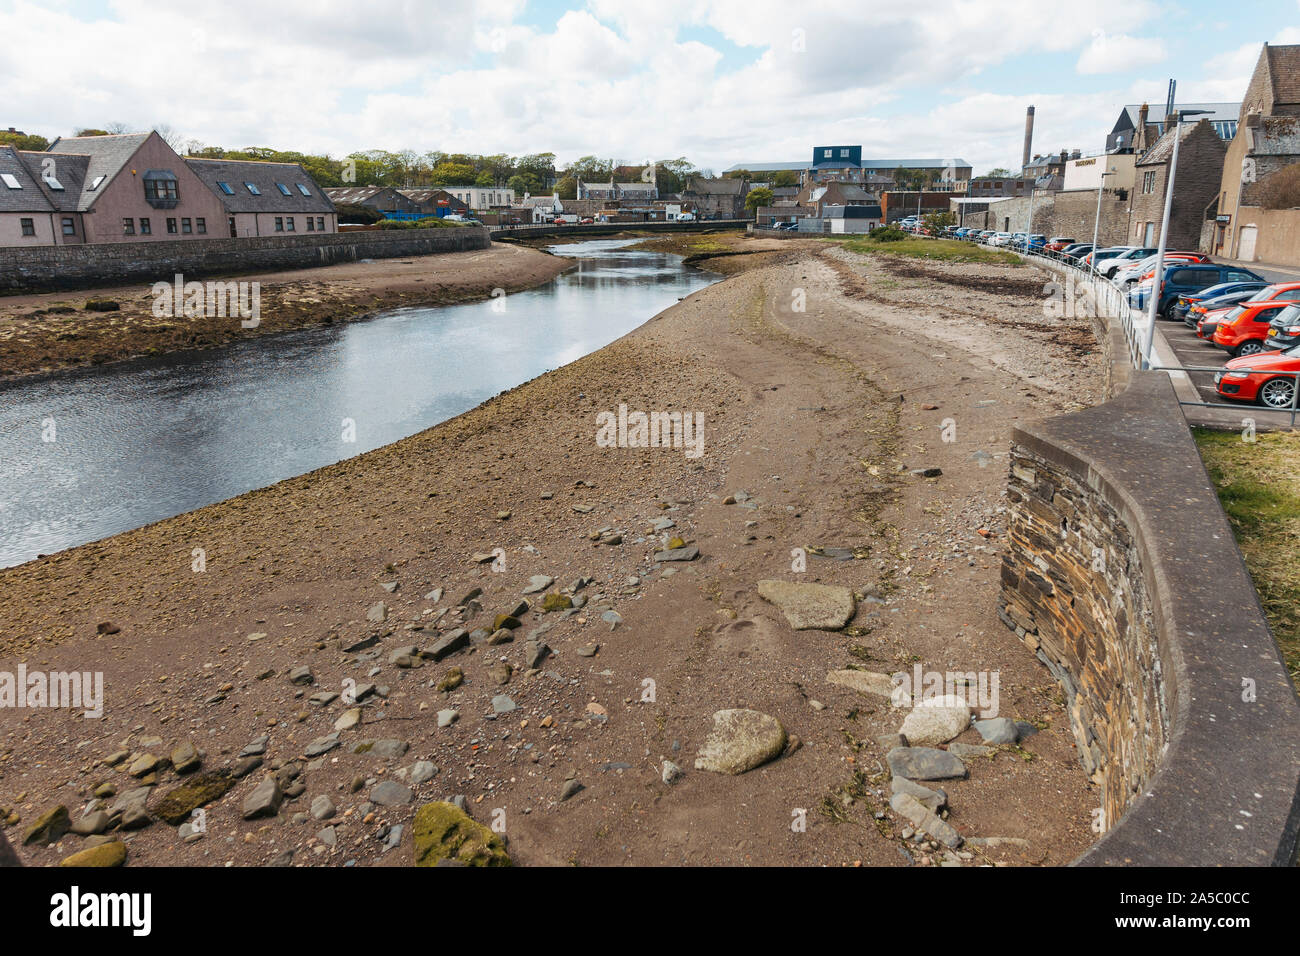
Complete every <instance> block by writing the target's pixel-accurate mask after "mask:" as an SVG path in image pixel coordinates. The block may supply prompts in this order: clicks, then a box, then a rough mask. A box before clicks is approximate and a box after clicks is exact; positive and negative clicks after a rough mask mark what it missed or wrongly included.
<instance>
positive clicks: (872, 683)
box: [826, 670, 894, 697]
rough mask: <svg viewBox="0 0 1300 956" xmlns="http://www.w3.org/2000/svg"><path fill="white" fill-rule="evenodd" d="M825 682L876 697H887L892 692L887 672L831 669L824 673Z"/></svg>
mask: <svg viewBox="0 0 1300 956" xmlns="http://www.w3.org/2000/svg"><path fill="white" fill-rule="evenodd" d="M826 682H827V683H828V684H836V685H838V686H840V687H847V688H849V690H855V691H857V692H858V693H859V694H872V695H874V696H876V697H889V696H891V695H892V694H893V692H894V681H893V678H891V677H890V676H889V675H888V674H878V673H875V672H874V671H856V670H842V671H831V672H830V673H829V674H827V675H826Z"/></svg>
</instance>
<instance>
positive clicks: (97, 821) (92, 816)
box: [68, 810, 112, 837]
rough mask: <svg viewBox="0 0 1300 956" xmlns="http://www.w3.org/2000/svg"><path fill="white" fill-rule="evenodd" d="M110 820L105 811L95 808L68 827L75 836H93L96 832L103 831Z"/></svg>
mask: <svg viewBox="0 0 1300 956" xmlns="http://www.w3.org/2000/svg"><path fill="white" fill-rule="evenodd" d="M111 822H112V821H111V819H110V817H109V815H108V814H107V813H105V812H104V811H103V810H96V811H94V812H93V813H88V814H86V815H85V816H84V817H82V818H81V819H80V820H77V821H75V822H74V823H73V824H72V826H71V827H69V828H68V829H69V831H70V832H71V833H75V834H76V835H77V836H83V837H86V836H94V835H95V834H96V833H103V832H104V831H105V830H107V829H108V825H109V823H111Z"/></svg>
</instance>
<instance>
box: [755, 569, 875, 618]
mask: <svg viewBox="0 0 1300 956" xmlns="http://www.w3.org/2000/svg"><path fill="white" fill-rule="evenodd" d="M758 595H759V597H761V598H763V600H765V601H768V602H770V603H772V604H775V605H776V606H777V607H779V608H780V609H781V613H782V614H784V615H785V619H786V620H787V621H789V622H790V626H791V627H793V628H794V629H795V630H796V631H807V630H826V631H836V630H839V629H840V628H842V627H844V625H846V624H848V623H849V620H850V619H851V618H852V617H853V611H854V607H855V605H854V603H853V592H852V591H850V590H849V589H848V588H842V587H836V586H833V585H829V584H796V583H794V582H792V581H774V580H765V581H759V582H758Z"/></svg>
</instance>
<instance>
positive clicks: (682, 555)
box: [655, 544, 700, 564]
mask: <svg viewBox="0 0 1300 956" xmlns="http://www.w3.org/2000/svg"><path fill="white" fill-rule="evenodd" d="M699 556H700V549H699V548H697V547H696V546H695V545H693V544H692V545H690V546H688V547H683V548H669V549H668V550H666V551H656V552H655V563H656V564H658V563H659V562H661V561H694V560H695V559H696V558H698V557H699Z"/></svg>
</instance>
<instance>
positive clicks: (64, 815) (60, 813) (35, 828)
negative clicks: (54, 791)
mask: <svg viewBox="0 0 1300 956" xmlns="http://www.w3.org/2000/svg"><path fill="white" fill-rule="evenodd" d="M71 827H72V819H71V817H69V815H68V808H67V807H65V806H64V805H63V804H59V805H58V806H57V807H54V808H52V809H50V810H46V811H45V812H44V813H42V814H41V815H40V816H39V817H37V818H36V822H35V823H33V824H32V825H31V826H29V827H28V828H27V832H26V833H24V834H23V846H28V845H30V844H32V843H56V842H58V839H59V837H61V836H63V835H64V834H65V833H67V832H68V830H69V829H71Z"/></svg>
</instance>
